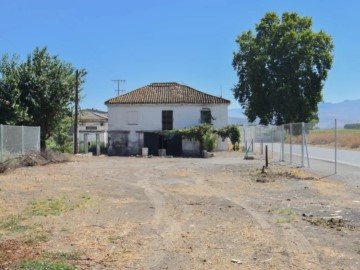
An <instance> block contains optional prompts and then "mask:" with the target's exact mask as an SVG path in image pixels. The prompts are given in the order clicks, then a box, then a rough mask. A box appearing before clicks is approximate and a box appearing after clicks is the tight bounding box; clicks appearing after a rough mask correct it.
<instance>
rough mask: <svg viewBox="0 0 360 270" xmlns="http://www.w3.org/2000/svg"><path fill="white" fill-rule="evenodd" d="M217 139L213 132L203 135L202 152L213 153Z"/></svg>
mask: <svg viewBox="0 0 360 270" xmlns="http://www.w3.org/2000/svg"><path fill="white" fill-rule="evenodd" d="M217 139H218V136H217V134H216V133H213V132H207V133H205V134H204V136H203V144H204V145H203V146H204V150H206V151H208V152H213V151H214V150H215V147H216V145H217Z"/></svg>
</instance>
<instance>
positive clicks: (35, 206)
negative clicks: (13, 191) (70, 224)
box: [28, 194, 91, 217]
mask: <svg viewBox="0 0 360 270" xmlns="http://www.w3.org/2000/svg"><path fill="white" fill-rule="evenodd" d="M90 199H91V196H90V195H88V194H84V195H81V196H80V198H79V199H74V200H70V199H68V198H67V197H66V196H62V197H57V198H50V199H47V200H41V201H30V202H29V203H28V207H29V210H30V212H31V214H33V215H35V216H44V217H46V216H59V215H61V214H63V213H66V212H69V211H72V210H75V209H77V208H79V207H81V206H82V205H84V203H85V202H87V201H89V200H90Z"/></svg>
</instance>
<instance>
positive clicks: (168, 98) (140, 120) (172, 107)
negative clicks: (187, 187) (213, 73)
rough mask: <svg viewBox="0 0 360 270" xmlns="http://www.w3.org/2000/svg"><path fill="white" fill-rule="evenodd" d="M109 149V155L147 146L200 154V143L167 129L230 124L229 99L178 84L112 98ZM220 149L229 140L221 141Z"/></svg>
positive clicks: (152, 86) (154, 85)
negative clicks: (228, 122)
mask: <svg viewBox="0 0 360 270" xmlns="http://www.w3.org/2000/svg"><path fill="white" fill-rule="evenodd" d="M105 104H106V105H107V106H108V117H109V127H108V136H109V137H108V151H109V154H110V155H129V154H139V153H140V152H141V149H142V147H147V148H148V151H149V154H152V155H157V153H158V149H161V148H163V149H166V150H167V154H168V155H175V156H176V155H181V154H182V153H188V154H191V153H198V151H199V145H198V143H195V142H189V141H185V140H182V139H181V138H179V137H176V136H175V137H172V138H169V137H167V136H165V135H164V133H163V131H164V130H171V129H183V128H189V127H192V126H196V125H200V124H201V123H204V122H208V121H211V122H212V124H213V126H214V127H215V128H220V127H223V126H226V125H227V121H228V106H229V104H230V101H229V100H226V99H223V98H221V97H216V96H212V95H209V94H206V93H204V92H201V91H198V90H196V89H194V88H191V87H189V86H186V85H182V84H178V83H152V84H150V85H146V86H144V87H141V88H138V89H136V90H133V91H131V92H129V93H126V94H123V95H120V96H117V97H115V98H112V99H109V100H107V101H106V102H105ZM218 141H219V142H218V146H217V150H226V149H227V143H226V142H223V141H222V140H221V139H220V140H218Z"/></svg>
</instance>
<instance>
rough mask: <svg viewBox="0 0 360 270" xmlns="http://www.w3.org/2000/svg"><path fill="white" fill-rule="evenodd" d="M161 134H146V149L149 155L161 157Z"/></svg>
mask: <svg viewBox="0 0 360 270" xmlns="http://www.w3.org/2000/svg"><path fill="white" fill-rule="evenodd" d="M159 137H160V136H159V134H158V133H153V132H145V133H144V147H147V148H148V153H149V155H153V156H157V155H159V146H160V145H159Z"/></svg>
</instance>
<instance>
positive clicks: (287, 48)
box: [232, 12, 334, 125]
mask: <svg viewBox="0 0 360 270" xmlns="http://www.w3.org/2000/svg"><path fill="white" fill-rule="evenodd" d="M311 27H312V20H311V18H309V17H300V16H299V15H298V14H297V13H284V14H283V15H282V18H281V20H280V18H279V17H278V16H277V15H276V13H273V12H269V13H266V14H265V16H264V17H263V18H262V19H261V21H260V23H259V24H257V25H256V34H253V32H252V31H251V30H249V31H247V32H243V33H242V34H241V35H240V36H238V38H237V40H236V42H237V43H238V44H239V51H237V52H234V57H233V63H232V65H233V67H234V69H235V70H236V72H237V75H238V78H239V81H238V83H237V84H236V85H235V86H234V88H233V93H234V96H235V98H236V99H237V100H238V101H239V103H240V104H241V105H242V107H243V108H244V109H245V112H244V113H245V115H246V116H247V118H248V120H249V121H250V122H254V121H255V120H257V119H259V121H260V124H263V125H268V124H276V125H280V124H284V123H291V122H310V121H311V120H317V119H318V116H317V112H318V103H319V102H320V101H322V89H323V83H324V81H325V80H326V78H327V74H328V70H330V69H331V65H332V60H333V55H332V51H333V48H334V46H333V43H332V39H331V37H330V36H329V35H328V34H326V33H325V32H323V31H319V32H314V31H312V29H311Z"/></svg>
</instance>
